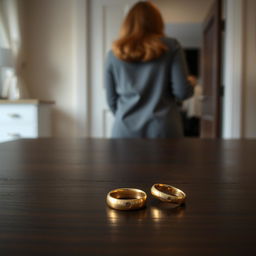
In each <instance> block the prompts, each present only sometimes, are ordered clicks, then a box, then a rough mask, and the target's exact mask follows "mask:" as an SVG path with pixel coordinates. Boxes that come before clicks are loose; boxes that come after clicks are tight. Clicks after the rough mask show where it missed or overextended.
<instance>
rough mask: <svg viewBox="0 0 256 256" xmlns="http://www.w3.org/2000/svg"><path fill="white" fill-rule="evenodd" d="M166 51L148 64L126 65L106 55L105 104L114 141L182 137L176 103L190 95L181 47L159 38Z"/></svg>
mask: <svg viewBox="0 0 256 256" xmlns="http://www.w3.org/2000/svg"><path fill="white" fill-rule="evenodd" d="M161 40H162V41H163V43H164V44H165V45H166V46H167V50H166V52H165V53H164V54H162V56H160V57H159V58H156V59H154V60H151V61H147V62H141V61H137V62H129V61H123V60H120V59H119V58H117V57H116V56H115V55H114V54H113V52H112V51H111V52H110V53H109V54H108V58H107V63H106V73H105V86H106V91H107V101H108V104H109V106H110V108H111V110H112V112H113V113H114V115H115V123H114V127H113V134H112V135H113V137H118V138H120V137H122V138H123V137H125V138H137V137H140V138H141V137H146V138H171V137H181V136H182V127H181V121H180V114H179V110H178V107H177V106H176V103H175V99H179V100H183V99H186V98H188V97H189V96H191V95H192V93H193V89H192V87H191V86H190V84H189V83H188V81H187V68H186V63H185V59H184V55H183V52H182V49H181V46H180V45H179V43H178V42H177V40H175V39H171V38H162V39H161Z"/></svg>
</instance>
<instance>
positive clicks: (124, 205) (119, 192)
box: [106, 188, 147, 211]
mask: <svg viewBox="0 0 256 256" xmlns="http://www.w3.org/2000/svg"><path fill="white" fill-rule="evenodd" d="M106 200H107V204H108V206H109V207H111V208H113V209H116V210H126V211H127V210H135V209H140V208H143V207H144V206H145V205H146V200H147V194H146V193H145V192H144V191H142V190H139V189H135V188H118V189H115V190H112V191H110V192H109V193H108V195H107V199H106Z"/></svg>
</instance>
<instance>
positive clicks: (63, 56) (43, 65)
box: [23, 0, 77, 136]
mask: <svg viewBox="0 0 256 256" xmlns="http://www.w3.org/2000/svg"><path fill="white" fill-rule="evenodd" d="M23 3H24V6H25V10H26V16H25V25H26V38H25V45H26V52H27V58H26V77H25V78H26V82H27V85H28V88H29V91H30V94H31V96H32V97H33V98H39V99H46V100H54V101H55V102H56V104H55V106H54V108H53V116H52V117H53V135H54V136H75V135H76V120H75V118H76V110H77V107H76V96H77V92H76V90H77V86H76V78H75V75H76V70H75V69H76V65H75V57H76V51H75V49H76V41H75V40H76V37H75V36H74V15H75V12H74V4H75V1H70V0H43V1H42V0H23Z"/></svg>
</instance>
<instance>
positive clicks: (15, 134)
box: [8, 133, 21, 139]
mask: <svg viewBox="0 0 256 256" xmlns="http://www.w3.org/2000/svg"><path fill="white" fill-rule="evenodd" d="M8 136H9V137H12V138H14V139H19V138H21V135H20V134H19V133H8Z"/></svg>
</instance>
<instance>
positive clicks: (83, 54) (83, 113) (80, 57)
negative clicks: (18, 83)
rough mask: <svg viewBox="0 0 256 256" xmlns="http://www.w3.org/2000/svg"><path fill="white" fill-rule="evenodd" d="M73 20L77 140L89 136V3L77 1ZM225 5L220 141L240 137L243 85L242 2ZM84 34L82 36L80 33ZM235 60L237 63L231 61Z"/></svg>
mask: <svg viewBox="0 0 256 256" xmlns="http://www.w3.org/2000/svg"><path fill="white" fill-rule="evenodd" d="M76 1H77V4H76V7H75V10H74V11H75V13H76V18H75V22H74V29H75V30H76V31H79V33H76V39H77V40H76V42H77V44H76V53H77V54H76V55H75V56H76V57H75V63H76V65H77V69H76V73H75V76H76V81H77V94H76V95H77V111H76V120H77V122H76V126H77V136H78V137H91V131H90V124H91V117H90V112H91V104H92V103H91V102H90V77H89V68H90V60H89V59H88V52H89V51H90V49H89V40H88V39H89V35H90V31H89V23H90V20H91V17H90V13H89V12H88V10H89V0H76ZM224 2H225V4H226V8H225V9H226V32H225V45H224V49H225V54H224V65H223V68H222V69H223V71H224V72H223V74H224V76H223V82H224V88H225V93H224V103H223V111H222V116H223V121H222V137H223V138H241V137H242V121H243V120H242V104H243V102H242V99H243V94H242V83H243V69H242V66H243V47H244V37H243V31H244V1H243V0H224ZM81 31H83V33H80V32H81ZM234 60H236V62H234Z"/></svg>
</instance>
